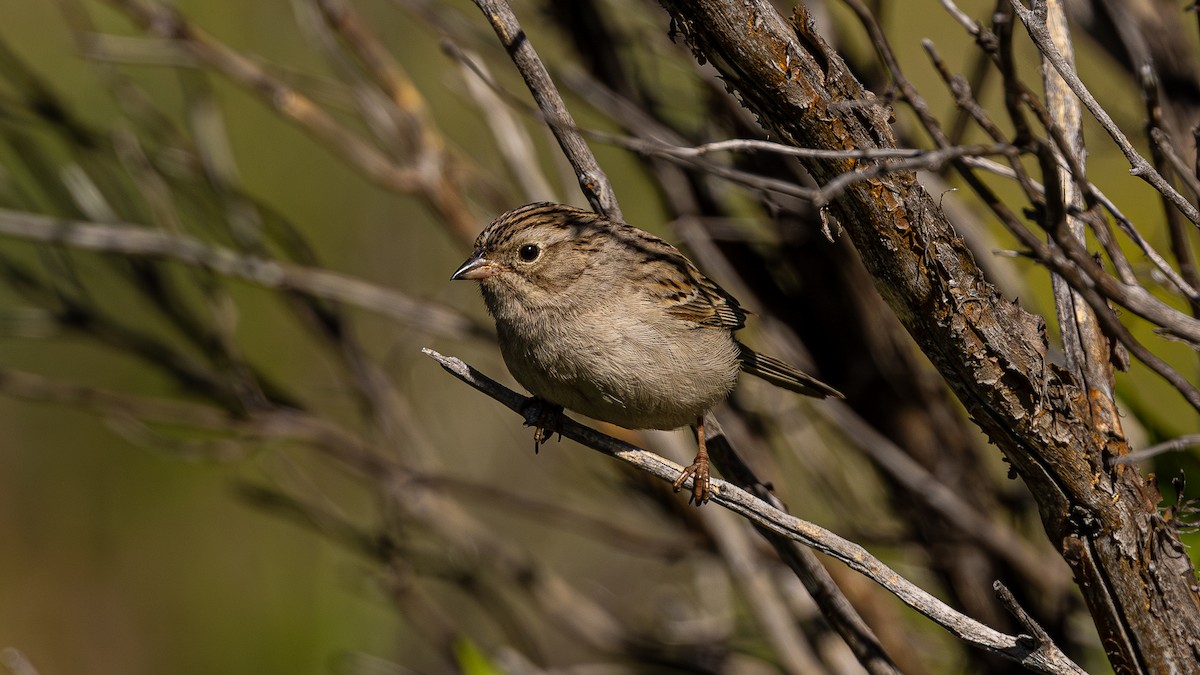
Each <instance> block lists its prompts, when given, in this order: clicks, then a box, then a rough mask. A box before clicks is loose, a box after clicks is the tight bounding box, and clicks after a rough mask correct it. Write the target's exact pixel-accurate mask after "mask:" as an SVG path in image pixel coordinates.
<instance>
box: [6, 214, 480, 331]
mask: <svg viewBox="0 0 1200 675" xmlns="http://www.w3.org/2000/svg"><path fill="white" fill-rule="evenodd" d="M0 235H5V236H10V237H20V238H22V239H27V240H30V241H37V242H42V243H46V244H57V245H61V246H69V247H73V248H78V249H83V250H90V251H101V252H106V253H120V254H124V255H129V256H138V257H142V256H145V257H164V258H171V259H174V260H178V261H180V262H182V263H186V264H189V265H195V266H197V267H201V268H204V269H209V270H213V271H214V272H217V273H219V274H223V275H226V276H229V277H233V278H236V279H242V280H244V281H248V282H250V283H254V284H257V285H260V286H264V287H266V288H274V289H279V290H286V291H296V292H299V293H304V294H308V295H312V296H314V297H319V298H325V299H328V300H337V301H339V302H345V303H347V304H350V305H355V306H358V307H362V308H364V309H369V310H371V311H373V312H378V313H380V314H385V315H388V316H391V317H394V318H396V319H399V320H401V321H404V322H406V323H410V324H411V325H413V326H416V327H419V328H420V329H421V330H423V331H429V332H431V333H436V334H441V335H446V336H448V337H459V338H461V337H468V336H487V335H490V334H491V332H490V330H488V329H487V328H484V327H482V326H480V325H479V324H478V323H476V322H475V321H473V320H471V319H469V318H467V317H466V316H465V315H463V314H461V313H459V312H458V311H456V310H453V309H450V308H449V307H445V306H442V305H438V304H436V303H433V302H429V301H422V300H416V299H413V298H410V297H409V296H407V295H405V294H403V293H401V292H399V291H395V290H391V289H387V288H383V287H381V286H376V285H374V284H371V283H368V282H366V281H362V280H361V279H354V278H351V277H347V276H344V275H341V274H337V273H335V272H330V271H328V270H322V269H314V268H310V267H302V266H300V265H292V264H289V263H284V262H280V261H277V260H268V259H266V258H259V257H256V256H248V255H241V254H239V253H235V252H233V251H231V250H229V249H226V248H221V247H219V246H210V245H208V244H205V243H203V242H201V241H200V240H198V239H193V238H191V237H186V236H181V235H174V234H170V233H167V232H163V231H161V230H154V229H151V228H147V227H141V226H138V225H132V224H104V225H101V224H97V223H82V222H76V221H66V220H61V219H58V218H51V217H49V216H43V215H39V214H35V213H24V212H20V211H11V210H8V209H0Z"/></svg>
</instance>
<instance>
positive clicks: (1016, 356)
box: [662, 0, 1200, 672]
mask: <svg viewBox="0 0 1200 675" xmlns="http://www.w3.org/2000/svg"><path fill="white" fill-rule="evenodd" d="M662 4H663V5H664V6H665V7H666V8H667V9H668V11H669V12H670V13H671V15H672V18H673V20H674V24H675V27H676V29H677V30H678V31H679V32H680V33H681V34H682V35H683V36H684V38H685V39H686V40H687V41H688V43H689V44H690V45H691V46H692V49H693V50H694V51H695V53H696V54H697V55H698V56H699V57H701V58H703V59H705V60H707V61H709V62H711V63H712V64H713V65H714V66H715V67H716V68H717V69H718V70H719V71H720V72H721V75H722V76H723V78H724V79H725V82H726V83H727V85H728V86H729V87H731V88H732V89H734V90H735V91H736V93H737V94H738V95H739V97H740V99H741V100H742V101H743V102H744V104H745V105H746V106H747V107H749V108H750V109H751V110H752V111H753V112H754V113H755V114H757V115H758V117H759V120H760V121H761V122H762V124H763V125H764V126H765V127H766V128H767V129H768V130H770V131H771V132H772V133H773V134H776V135H777V136H778V137H779V138H780V139H781V140H783V141H784V142H787V143H789V144H793V145H797V146H801V147H817V148H829V149H839V150H845V149H850V148H875V147H883V148H887V147H894V146H895V142H894V140H893V137H892V132H891V129H890V126H889V118H890V113H889V112H888V111H887V110H886V109H885V108H883V107H882V106H881V105H879V104H878V102H877V101H876V99H874V98H872V97H871V96H870V95H869V94H868V93H867V92H865V91H863V89H862V87H861V85H859V84H858V82H857V81H856V80H855V79H854V77H853V76H852V75H851V74H850V73H849V72H848V70H847V69H846V66H845V64H844V63H843V62H842V60H841V58H840V57H839V56H838V55H837V54H836V53H835V52H833V50H831V49H830V48H829V46H828V45H827V44H826V43H825V41H824V40H823V39H822V38H821V37H820V36H819V35H818V34H817V33H816V32H815V31H814V29H813V27H812V25H811V23H810V20H809V17H808V15H807V12H806V11H805V10H804V8H803V7H800V8H798V9H797V11H796V20H795V23H794V24H793V25H788V23H787V22H786V21H784V20H783V19H782V18H781V17H780V16H779V15H778V14H777V13H776V12H775V10H774V8H773V7H772V6H771V5H770V4H769V3H767V2H763V1H747V2H720V1H717V0H705V1H700V2H674V1H671V0H663V2H662ZM800 161H802V162H803V163H804V164H805V166H806V168H807V169H808V170H809V172H810V173H811V174H812V175H813V177H814V178H815V179H816V180H817V182H818V184H821V185H825V184H828V183H829V182H830V181H832V180H835V179H836V178H837V177H838V176H840V175H842V174H844V173H847V172H851V171H861V170H863V169H864V168H865V167H869V166H870V165H871V163H870V162H869V161H850V160H841V161H838V160H833V161H822V160H818V159H808V158H802V159H801V160H800ZM830 210H831V212H832V213H833V214H834V215H836V216H837V218H838V220H839V221H840V222H841V224H842V226H843V227H845V228H846V231H847V233H848V235H849V237H850V239H851V240H852V241H853V243H854V245H855V247H856V248H857V249H858V252H859V254H860V255H861V257H862V259H863V262H864V264H865V265H866V266H867V268H868V270H869V271H870V272H871V274H872V275H873V277H874V279H875V282H876V287H877V288H878V290H879V291H880V293H881V294H882V295H883V297H884V299H885V300H886V301H887V302H888V304H889V305H890V306H891V307H892V309H893V310H894V311H895V312H896V314H897V315H898V316H899V317H900V319H901V321H902V322H903V323H904V325H905V327H906V328H907V329H908V331H909V333H910V334H911V335H912V336H913V337H914V338H915V339H916V341H917V343H918V344H919V345H920V346H921V348H922V350H923V351H924V352H925V353H926V355H927V356H928V357H929V358H930V359H931V360H932V361H933V363H934V365H935V366H936V367H937V368H938V369H939V370H940V371H941V373H942V375H943V376H944V377H945V378H946V380H947V382H948V383H949V384H950V386H951V388H952V389H953V390H954V392H955V393H956V394H957V395H958V397H959V398H960V399H961V400H962V401H963V403H964V405H965V406H966V408H967V410H968V411H969V412H970V414H971V415H972V416H973V417H974V419H975V420H976V422H977V423H978V424H979V425H980V426H981V427H982V428H983V429H984V431H985V432H986V433H987V434H988V436H989V437H990V438H991V440H992V441H993V442H995V443H996V444H997V445H998V446H999V447H1000V448H1001V449H1002V450H1003V452H1004V453H1005V456H1006V457H1007V458H1008V459H1009V461H1010V462H1011V463H1012V465H1013V467H1014V468H1015V469H1016V471H1017V472H1018V473H1019V474H1020V475H1021V477H1022V478H1023V479H1024V480H1025V482H1026V483H1027V484H1028V486H1029V488H1030V490H1031V491H1032V492H1033V494H1034V496H1035V498H1036V499H1037V500H1038V503H1039V507H1040V512H1041V515H1042V519H1043V524H1044V525H1045V527H1046V530H1047V533H1048V534H1049V535H1050V538H1051V540H1052V542H1053V543H1054V544H1055V545H1056V546H1057V547H1058V549H1059V550H1060V552H1061V553H1062V554H1063V555H1064V557H1065V558H1066V559H1067V562H1068V563H1069V564H1070V565H1071V567H1072V569H1073V570H1074V572H1075V575H1076V579H1077V581H1078V583H1079V585H1080V588H1081V590H1082V591H1083V593H1084V597H1085V599H1086V600H1087V602H1088V604H1089V607H1090V608H1091V611H1092V613H1093V616H1094V617H1095V620H1096V622H1097V625H1098V626H1099V628H1100V632H1101V637H1102V640H1103V642H1104V643H1105V645H1106V649H1107V650H1108V653H1109V656H1110V658H1111V659H1113V661H1114V664H1115V665H1116V666H1117V668H1118V669H1121V668H1126V669H1129V670H1134V671H1140V670H1145V671H1157V672H1172V671H1179V672H1183V671H1186V670H1188V669H1190V668H1193V667H1194V664H1195V653H1196V651H1197V650H1200V647H1198V645H1200V600H1198V599H1197V595H1196V592H1195V590H1194V585H1193V584H1194V582H1193V573H1192V568H1191V564H1190V561H1188V560H1187V558H1186V556H1179V555H1167V554H1166V552H1165V550H1163V551H1157V552H1156V553H1155V554H1154V555H1155V560H1156V561H1157V562H1156V564H1155V565H1148V564H1146V563H1147V561H1148V559H1149V557H1150V555H1151V553H1150V552H1149V551H1148V549H1157V548H1159V547H1160V546H1166V547H1170V548H1172V549H1173V550H1177V549H1178V548H1179V547H1178V539H1177V535H1175V534H1174V533H1172V532H1170V531H1167V532H1160V530H1159V528H1157V527H1156V526H1155V525H1154V523H1155V522H1156V519H1157V518H1158V516H1157V513H1156V509H1155V505H1156V503H1157V502H1158V500H1159V495H1158V494H1157V491H1156V490H1154V488H1153V487H1152V486H1150V485H1147V484H1146V483H1145V482H1144V481H1143V479H1142V477H1141V476H1140V475H1138V474H1137V473H1136V472H1135V471H1131V470H1126V469H1128V467H1117V468H1112V467H1110V464H1109V459H1110V458H1112V457H1117V456H1121V455H1124V454H1126V453H1128V451H1129V447H1128V443H1127V442H1126V440H1125V439H1124V438H1122V437H1121V436H1120V435H1119V430H1118V429H1115V428H1106V427H1105V426H1103V425H1097V424H1093V423H1091V422H1090V421H1091V420H1092V419H1093V418H1092V415H1091V411H1090V406H1089V401H1090V399H1091V397H1092V396H1093V395H1094V392H1092V391H1088V390H1086V389H1084V388H1081V387H1080V386H1079V384H1078V382H1077V381H1076V380H1075V378H1074V377H1073V376H1072V375H1071V374H1070V373H1068V372H1065V371H1063V370H1061V369H1060V368H1058V367H1057V366H1055V365H1053V364H1051V363H1050V362H1049V360H1048V359H1047V356H1046V350H1047V346H1046V338H1045V334H1044V326H1043V322H1042V320H1041V319H1040V318H1039V317H1036V316H1034V315H1032V314H1029V313H1028V312H1025V311H1024V310H1022V309H1021V308H1020V307H1018V306H1017V305H1016V304H1015V303H1013V302H1011V301H1009V300H1007V299H1005V298H1003V297H1002V296H1001V295H1000V294H999V292H998V291H997V290H996V289H995V288H994V287H993V286H991V285H990V284H989V283H988V282H987V281H986V279H985V278H984V276H983V274H982V272H981V270H980V269H979V267H978V265H977V264H976V262H975V260H974V259H973V257H972V255H971V253H970V251H968V250H967V248H966V247H965V245H964V243H963V241H962V239H961V238H960V237H959V236H958V235H957V234H956V233H955V231H954V229H953V227H951V225H950V224H949V223H948V222H947V221H946V218H945V215H944V214H943V213H942V211H941V209H940V208H939V207H938V205H937V204H936V201H935V200H934V199H932V198H931V197H930V196H929V194H928V193H926V192H925V190H923V189H922V188H921V186H920V185H919V184H918V183H917V182H916V177H915V176H914V175H912V174H906V173H896V174H888V175H884V176H880V177H878V178H875V179H872V180H870V181H867V182H864V183H860V184H857V185H853V186H851V187H850V188H849V189H847V190H846V191H845V192H844V193H843V194H842V196H841V198H840V199H839V200H838V201H836V202H835V203H834V204H832V205H831V207H830ZM1157 534H1161V535H1162V536H1161V537H1160V536H1156V535H1157Z"/></svg>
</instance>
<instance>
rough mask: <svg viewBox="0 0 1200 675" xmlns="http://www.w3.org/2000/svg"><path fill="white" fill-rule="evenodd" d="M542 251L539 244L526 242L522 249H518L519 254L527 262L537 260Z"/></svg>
mask: <svg viewBox="0 0 1200 675" xmlns="http://www.w3.org/2000/svg"><path fill="white" fill-rule="evenodd" d="M541 252H542V249H540V248H538V245H537V244H525V245H524V246H522V247H521V248H520V250H518V251H517V255H519V256H521V260H524V261H525V262H533V261H534V260H537V257H538V255H540V254H541Z"/></svg>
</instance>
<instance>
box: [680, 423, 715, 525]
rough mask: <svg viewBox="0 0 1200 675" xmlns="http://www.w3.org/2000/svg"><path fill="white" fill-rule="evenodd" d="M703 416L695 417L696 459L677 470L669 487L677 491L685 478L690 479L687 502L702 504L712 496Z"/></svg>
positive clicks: (681, 486) (685, 480) (684, 481)
mask: <svg viewBox="0 0 1200 675" xmlns="http://www.w3.org/2000/svg"><path fill="white" fill-rule="evenodd" d="M704 440H705V439H704V416H703V415H701V416H700V417H699V418H697V419H696V459H693V460H692V465H691V466H689V467H687V468H686V469H684V470H683V471H680V472H679V478H676V479H675V482H674V483H672V485H671V487H673V488H675V491H676V492H679V490H680V489H682V488H683V484H684V483H686V482H687V479H689V478H691V479H692V495H691V496H690V497H688V503H689V504H695V505H696V506H704V505H705V504H707V503H708V500H709V499H710V498H711V497H712V485H711V484H710V476H709V474H708V449H707V448H706V447H705V445H704Z"/></svg>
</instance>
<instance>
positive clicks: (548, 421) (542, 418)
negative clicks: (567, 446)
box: [521, 396, 563, 455]
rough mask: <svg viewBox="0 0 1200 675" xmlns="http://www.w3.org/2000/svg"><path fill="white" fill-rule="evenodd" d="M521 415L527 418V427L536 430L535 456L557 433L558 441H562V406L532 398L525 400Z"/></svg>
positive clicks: (534, 438)
mask: <svg viewBox="0 0 1200 675" xmlns="http://www.w3.org/2000/svg"><path fill="white" fill-rule="evenodd" d="M521 415H522V416H524V417H525V426H527V427H533V429H534V431H533V454H535V455H536V454H537V452H538V448H540V447H541V446H542V444H543V443H545V442H546V441H548V440H550V437H551V436H553V435H554V434H555V433H558V440H560V441H561V440H562V425H563V407H562V406H561V405H554V404H553V403H550V402H549V401H546V400H543V399H540V398H538V397H536V396H530V397H529V398H527V399H525V405H523V406H521ZM547 431H549V433H547Z"/></svg>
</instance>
